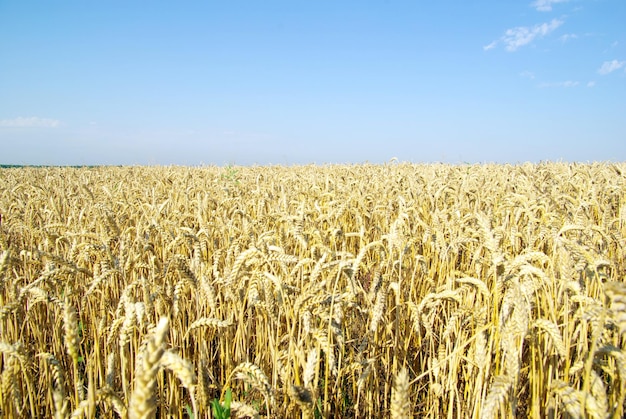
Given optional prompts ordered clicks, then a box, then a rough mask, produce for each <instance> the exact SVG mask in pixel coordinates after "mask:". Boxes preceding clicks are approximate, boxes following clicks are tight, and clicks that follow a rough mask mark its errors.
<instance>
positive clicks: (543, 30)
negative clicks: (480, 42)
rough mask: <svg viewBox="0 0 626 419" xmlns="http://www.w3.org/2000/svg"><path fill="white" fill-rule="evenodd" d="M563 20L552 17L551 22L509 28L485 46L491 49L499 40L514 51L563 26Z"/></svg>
mask: <svg viewBox="0 0 626 419" xmlns="http://www.w3.org/2000/svg"><path fill="white" fill-rule="evenodd" d="M562 24H563V21H562V20H560V19H552V20H551V21H550V22H546V23H542V24H540V25H535V26H532V27H530V26H518V27H516V28H512V29H507V31H506V32H505V33H504V35H503V36H502V37H501V38H500V39H499V40H496V41H493V42H492V43H491V44H489V45H487V46H484V47H483V49H484V50H485V51H487V50H490V49H492V48H494V47H495V46H496V44H497V43H498V42H500V41H501V42H502V43H504V45H505V48H506V50H507V51H510V52H513V51H515V50H516V49H518V48H519V47H522V46H524V45H528V44H530V43H531V42H533V41H534V40H535V39H536V38H542V37H544V36H546V35H548V34H549V33H550V32H552V31H554V30H555V29H556V28H558V27H559V26H561V25H562Z"/></svg>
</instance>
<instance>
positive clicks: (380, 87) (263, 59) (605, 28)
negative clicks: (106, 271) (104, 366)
mask: <svg viewBox="0 0 626 419" xmlns="http://www.w3.org/2000/svg"><path fill="white" fill-rule="evenodd" d="M624 22H626V1H624V0H528V1H495V0H490V1H487V0H483V1H480V0H479V1H445V0H443V1H438V2H435V1H429V2H417V1H399V0H398V1H397V0H386V1H385V0H377V1H321V0H320V1H293V0H292V1H274V0H266V1H262V2H261V1H192V0H189V1H183V2H173V1H150V2H146V1H134V0H125V1H118V0H108V1H97V2H96V1H85V0H81V1H75V0H63V1H60V0H49V1H30V0H0V164H50V165H66V164H69V165H83V164H87V165H97V164H122V165H127V164H131V165H134V164H159V165H170V164H176V165H202V164H218V165H222V164H244V165H248V164H306V163H319V164H322V163H359V162H364V161H369V162H374V163H378V162H385V161H388V160H389V159H391V158H392V157H397V158H398V159H399V160H400V161H412V162H434V161H442V162H450V163H457V162H502V163H504V162H509V163H516V162H524V161H534V162H537V161H541V160H563V161H609V160H611V161H624V160H626V116H625V115H626V25H624Z"/></svg>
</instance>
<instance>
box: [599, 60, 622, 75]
mask: <svg viewBox="0 0 626 419" xmlns="http://www.w3.org/2000/svg"><path fill="white" fill-rule="evenodd" d="M624 65H626V61H617V60H613V61H605V62H603V63H602V66H601V67H600V68H599V69H598V73H600V74H602V75H606V74H609V73H612V72H614V71H615V70H619V69H620V68H622V67H624Z"/></svg>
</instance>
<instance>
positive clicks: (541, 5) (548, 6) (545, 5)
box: [530, 0, 569, 12]
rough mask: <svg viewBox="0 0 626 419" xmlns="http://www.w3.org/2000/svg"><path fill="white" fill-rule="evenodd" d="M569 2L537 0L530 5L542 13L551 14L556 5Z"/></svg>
mask: <svg viewBox="0 0 626 419" xmlns="http://www.w3.org/2000/svg"><path fill="white" fill-rule="evenodd" d="M568 1H569V0H535V1H534V2H532V3H531V4H530V5H531V6H532V7H534V8H535V9H536V10H538V11H540V12H549V11H551V10H552V5H553V4H555V3H567V2H568Z"/></svg>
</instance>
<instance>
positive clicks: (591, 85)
mask: <svg viewBox="0 0 626 419" xmlns="http://www.w3.org/2000/svg"><path fill="white" fill-rule="evenodd" d="M595 85H596V82H595V81H593V80H592V81H590V82H589V83H587V87H594V86H595Z"/></svg>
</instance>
